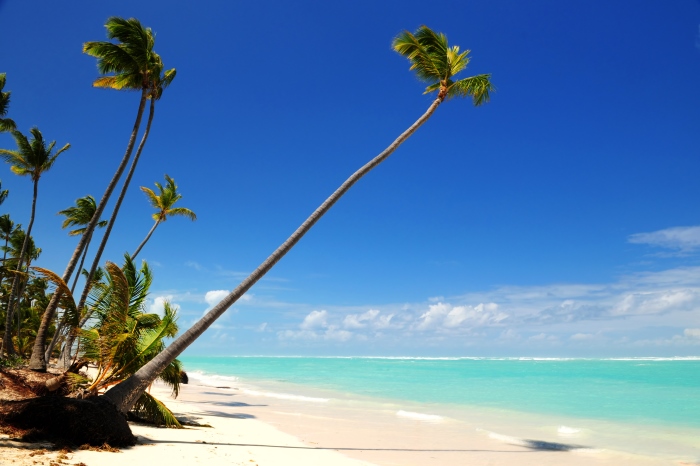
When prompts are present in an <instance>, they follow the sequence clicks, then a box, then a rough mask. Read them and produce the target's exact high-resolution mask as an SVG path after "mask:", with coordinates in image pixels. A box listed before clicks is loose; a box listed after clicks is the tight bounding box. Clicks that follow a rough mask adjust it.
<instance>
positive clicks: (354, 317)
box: [343, 309, 379, 328]
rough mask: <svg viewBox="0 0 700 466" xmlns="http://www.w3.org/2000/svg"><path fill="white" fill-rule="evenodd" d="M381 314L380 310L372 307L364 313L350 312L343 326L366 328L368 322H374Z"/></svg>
mask: <svg viewBox="0 0 700 466" xmlns="http://www.w3.org/2000/svg"><path fill="white" fill-rule="evenodd" d="M378 315H379V311H378V310H376V309H370V310H369V311H367V312H365V313H364V314H348V315H347V316H345V319H344V320H343V327H345V328H365V327H367V324H369V323H370V322H373V321H374V319H376V317H377V316H378Z"/></svg>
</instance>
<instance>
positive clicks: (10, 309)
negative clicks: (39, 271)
mask: <svg viewBox="0 0 700 466" xmlns="http://www.w3.org/2000/svg"><path fill="white" fill-rule="evenodd" d="M38 192H39V179H38V178H37V179H35V180H34V196H33V197H32V214H31V216H30V217H29V226H27V231H26V232H25V235H24V241H23V242H22V250H21V252H20V253H19V259H18V260H17V274H15V277H14V279H13V280H12V287H11V288H10V300H9V301H8V304H7V316H6V317H5V339H4V341H3V347H4V348H5V351H6V352H7V355H8V356H11V355H13V354H14V351H15V349H14V347H13V346H12V332H11V331H9V329H10V328H11V325H12V315H13V314H14V310H15V306H14V295H15V291H19V286H18V285H19V273H20V272H21V270H22V261H24V255H25V254H26V253H27V247H28V246H29V239H30V238H31V235H32V226H33V225H34V215H35V214H36V198H37V195H38ZM8 324H9V325H8ZM18 337H19V335H18Z"/></svg>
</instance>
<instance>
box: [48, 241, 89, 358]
mask: <svg viewBox="0 0 700 466" xmlns="http://www.w3.org/2000/svg"><path fill="white" fill-rule="evenodd" d="M83 234H84V233H83ZM91 239H92V233H90V238H88V240H87V243H85V249H84V250H83V255H82V256H81V259H80V265H79V266H78V273H76V274H75V279H74V280H73V286H72V287H71V289H70V292H71V294H73V292H74V291H75V285H77V284H78V279H79V278H80V271H81V270H83V264H84V263H85V257H86V256H87V252H88V248H89V247H90V240H91ZM67 318H68V317H67V316H66V315H65V314H64V315H63V318H62V319H61V323H60V324H58V326H57V327H56V331H55V332H54V334H53V338H51V341H50V342H49V346H48V348H46V353H45V354H44V359H45V360H46V362H49V360H50V359H51V353H53V350H54V348H55V347H56V344H57V343H58V340H59V339H60V338H61V335H62V334H63V330H64V329H65V328H66V320H67Z"/></svg>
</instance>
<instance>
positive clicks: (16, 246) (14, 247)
mask: <svg viewBox="0 0 700 466" xmlns="http://www.w3.org/2000/svg"><path fill="white" fill-rule="evenodd" d="M25 242H26V250H25V253H24V257H25V258H26V261H27V263H26V264H25V265H24V266H23V267H22V270H18V269H17V266H18V263H19V256H20V253H21V251H22V247H23V246H25ZM2 249H3V254H4V255H5V257H6V264H7V265H6V267H5V268H6V269H7V270H8V271H10V272H11V273H12V274H13V275H14V277H15V278H16V279H17V282H14V283H13V284H14V285H15V286H16V287H17V288H16V289H17V290H19V291H18V293H17V296H20V297H21V296H22V295H23V293H24V288H25V286H26V283H27V281H28V278H29V277H28V275H29V274H28V272H27V271H28V270H29V267H30V265H31V263H32V261H34V260H36V259H38V258H39V255H40V254H41V248H37V247H36V244H35V243H34V238H32V237H29V239H27V236H26V234H25V232H24V230H22V228H21V225H17V226H16V227H15V228H14V229H13V230H12V232H11V233H10V235H9V240H8V241H7V242H6V245H5V246H4V247H3V248H2ZM7 254H9V256H10V257H7ZM12 299H13V294H12V293H10V294H9V296H8V300H7V304H6V306H5V307H6V309H8V310H9V309H10V303H11V302H12ZM17 302H18V306H17V307H16V308H13V309H12V311H11V312H8V313H7V314H6V315H5V326H6V331H8V332H10V333H11V331H12V326H11V323H12V320H13V319H14V315H15V314H17V335H18V336H20V322H21V321H22V316H21V315H20V311H19V308H20V307H21V306H19V303H20V302H21V298H19V299H18V300H17ZM10 336H11V335H10ZM9 341H11V338H10V339H9ZM5 343H7V342H6V341H4V340H3V345H2V346H3V348H4V347H5ZM7 348H8V354H11V351H12V349H13V347H12V346H8V347H7ZM20 354H22V355H23V354H24V353H20Z"/></svg>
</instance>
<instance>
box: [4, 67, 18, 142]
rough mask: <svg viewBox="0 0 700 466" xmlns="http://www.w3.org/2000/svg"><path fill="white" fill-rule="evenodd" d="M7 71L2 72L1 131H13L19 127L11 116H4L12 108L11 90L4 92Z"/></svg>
mask: <svg viewBox="0 0 700 466" xmlns="http://www.w3.org/2000/svg"><path fill="white" fill-rule="evenodd" d="M5 80H6V73H0V132H3V131H13V130H15V129H17V126H16V125H15V122H14V121H12V120H11V119H9V118H4V116H5V115H7V111H8V110H9V108H10V94H11V92H10V91H7V92H3V91H2V90H3V89H4V87H5Z"/></svg>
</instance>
